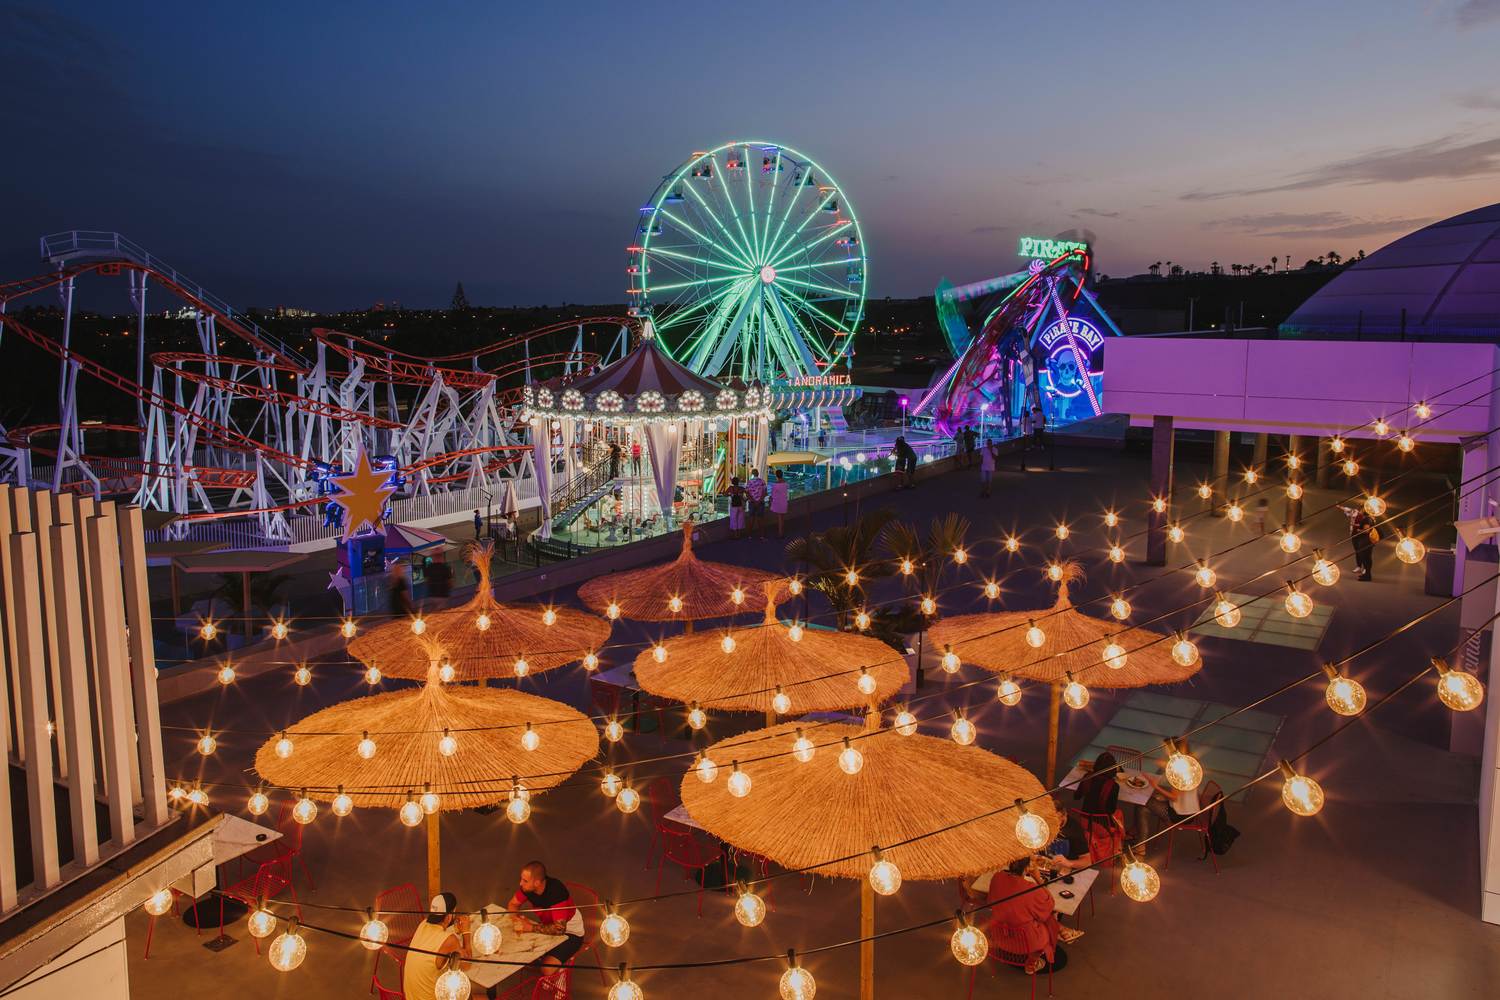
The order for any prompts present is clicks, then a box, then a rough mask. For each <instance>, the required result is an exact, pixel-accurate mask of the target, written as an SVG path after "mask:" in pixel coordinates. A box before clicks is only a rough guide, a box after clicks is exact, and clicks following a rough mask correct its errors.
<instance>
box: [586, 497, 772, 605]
mask: <svg viewBox="0 0 1500 1000" xmlns="http://www.w3.org/2000/svg"><path fill="white" fill-rule="evenodd" d="M774 579H776V574H774V573H768V572H766V571H765V570H760V569H746V568H744V567H741V566H731V565H729V564H728V563H717V562H706V561H704V560H701V559H699V558H698V557H697V556H695V555H693V522H692V521H688V522H686V523H684V524H683V526H682V554H681V555H679V556H678V557H677V558H676V559H674V560H673V561H672V562H669V563H662V564H660V565H657V566H648V567H647V568H645V569H632V570H626V571H625V572H623V573H610V574H609V575H608V576H601V577H598V578H596V579H593V580H590V581H589V582H588V583H585V584H584V585H583V586H581V587H579V588H578V599H579V600H580V601H582V602H583V603H584V605H585V606H587V607H589V608H590V609H592V610H594V611H597V612H599V613H600V614H608V613H609V612H608V608H609V605H610V604H612V603H613V604H615V605H618V606H619V609H620V614H622V615H624V616H625V617H626V618H633V619H635V620H636V621H643V622H667V621H679V620H694V621H696V620H698V619H700V618H727V617H729V616H730V615H737V614H740V613H741V612H745V611H760V610H762V609H763V608H764V607H765V601H766V596H765V594H764V593H762V592H761V591H760V590H759V589H758V588H759V587H760V585H761V584H762V583H765V582H767V581H769V580H774ZM736 588H739V589H740V590H741V591H742V592H743V595H744V602H743V603H741V604H736V603H735V602H734V599H733V597H734V591H735V589H736ZM674 597H678V598H681V599H682V610H681V611H673V610H672V605H671V601H672V598H674Z"/></svg>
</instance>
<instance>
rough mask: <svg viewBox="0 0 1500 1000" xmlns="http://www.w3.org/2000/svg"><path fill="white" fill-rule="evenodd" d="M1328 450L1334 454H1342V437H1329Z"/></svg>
mask: <svg viewBox="0 0 1500 1000" xmlns="http://www.w3.org/2000/svg"><path fill="white" fill-rule="evenodd" d="M1328 450H1329V451H1331V452H1333V453H1334V454H1335V455H1339V454H1342V453H1343V451H1344V439H1343V438H1341V437H1337V436H1335V437H1333V438H1331V439H1330V440H1329V442H1328Z"/></svg>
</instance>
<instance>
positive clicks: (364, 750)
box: [354, 733, 375, 760]
mask: <svg viewBox="0 0 1500 1000" xmlns="http://www.w3.org/2000/svg"><path fill="white" fill-rule="evenodd" d="M354 749H355V752H356V753H358V754H359V755H360V757H362V758H364V759H365V760H369V759H370V758H372V757H374V756H375V741H374V740H372V739H370V734H369V733H365V735H364V739H362V740H360V741H359V746H357V747H355V748H354Z"/></svg>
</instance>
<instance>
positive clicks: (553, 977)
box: [531, 962, 573, 1000]
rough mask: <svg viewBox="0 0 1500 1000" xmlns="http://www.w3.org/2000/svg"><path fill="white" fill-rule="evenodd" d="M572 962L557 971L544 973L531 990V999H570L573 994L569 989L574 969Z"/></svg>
mask: <svg viewBox="0 0 1500 1000" xmlns="http://www.w3.org/2000/svg"><path fill="white" fill-rule="evenodd" d="M571 964H572V963H571V962H570V963H569V964H568V965H565V966H563V967H562V968H561V969H558V970H557V971H556V972H552V973H543V974H542V975H541V976H540V977H539V978H538V979H537V981H536V987H535V988H534V989H533V990H532V992H531V1000H568V998H569V997H570V996H572V995H573V993H572V991H571V990H570V989H569V986H570V983H571V980H572V977H573V970H572V968H571Z"/></svg>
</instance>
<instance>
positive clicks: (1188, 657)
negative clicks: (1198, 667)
mask: <svg viewBox="0 0 1500 1000" xmlns="http://www.w3.org/2000/svg"><path fill="white" fill-rule="evenodd" d="M1172 659H1173V660H1174V661H1176V662H1177V664H1178V665H1180V666H1184V667H1191V666H1192V665H1193V664H1195V663H1197V662H1198V645H1197V644H1196V643H1195V642H1193V640H1191V639H1189V638H1188V637H1187V636H1185V635H1183V634H1182V633H1181V632H1178V633H1177V641H1176V642H1174V643H1172Z"/></svg>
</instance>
